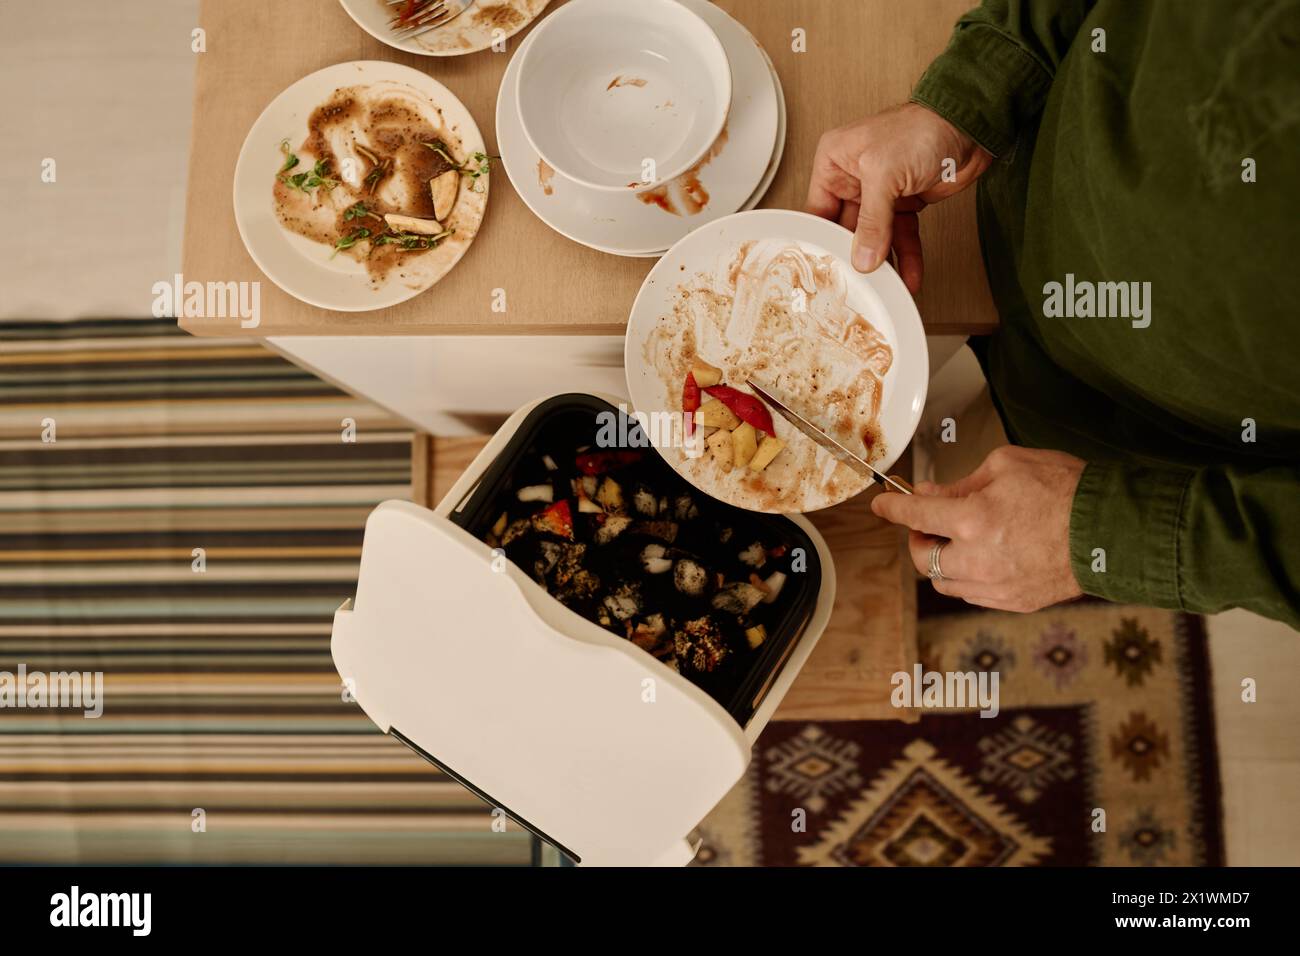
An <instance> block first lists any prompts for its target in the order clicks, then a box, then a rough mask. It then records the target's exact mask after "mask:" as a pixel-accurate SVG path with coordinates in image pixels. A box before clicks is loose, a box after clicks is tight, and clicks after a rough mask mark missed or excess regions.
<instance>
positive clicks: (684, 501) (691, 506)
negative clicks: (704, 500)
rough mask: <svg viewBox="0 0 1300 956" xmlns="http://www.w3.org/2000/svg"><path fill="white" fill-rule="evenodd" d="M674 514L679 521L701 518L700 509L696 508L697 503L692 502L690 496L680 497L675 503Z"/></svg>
mask: <svg viewBox="0 0 1300 956" xmlns="http://www.w3.org/2000/svg"><path fill="white" fill-rule="evenodd" d="M673 514H674V515H676V517H677V520H678V521H690V520H691V519H692V518H698V517H699V516H700V509H699V508H697V507H695V502H694V501H692V500H691V496H690V495H678V496H677V500H676V501H674V502H673Z"/></svg>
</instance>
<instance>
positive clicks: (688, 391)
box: [682, 372, 700, 438]
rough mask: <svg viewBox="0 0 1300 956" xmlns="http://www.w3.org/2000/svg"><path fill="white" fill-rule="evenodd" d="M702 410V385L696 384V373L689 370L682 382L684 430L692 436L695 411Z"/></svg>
mask: <svg viewBox="0 0 1300 956" xmlns="http://www.w3.org/2000/svg"><path fill="white" fill-rule="evenodd" d="M699 410H700V386H698V385H696V384H695V373H694V372H687V373H686V381H685V382H683V383H682V412H683V413H684V418H683V422H682V430H683V431H684V432H685V434H686V437H687V438H690V437H691V435H693V434H694V433H695V413H696V412H697V411H699Z"/></svg>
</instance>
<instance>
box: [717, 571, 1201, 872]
mask: <svg viewBox="0 0 1300 956" xmlns="http://www.w3.org/2000/svg"><path fill="white" fill-rule="evenodd" d="M926 590H928V589H926ZM961 606H962V607H965V606H964V605H961ZM919 644H920V647H921V654H922V657H923V665H924V667H925V669H926V670H934V671H952V670H955V671H963V672H965V671H975V672H979V671H992V670H996V671H998V672H999V674H1000V686H999V690H1000V698H1001V712H1000V713H999V714H998V716H996V717H993V718H987V719H984V718H980V717H979V716H978V715H977V714H976V713H975V712H974V711H961V712H952V711H948V712H942V713H940V712H936V711H933V710H931V711H927V712H925V713H923V716H922V718H921V720H920V722H919V723H915V724H904V723H901V722H895V721H854V722H825V723H805V722H798V721H790V722H785V721H783V722H779V723H774V724H772V725H770V726H769V727H768V728H767V730H766V731H765V732H764V733H763V736H762V737H761V738H760V739H759V741H758V744H757V746H756V747H755V751H754V760H753V762H752V763H751V765H750V768H749V771H748V772H747V774H746V776H745V777H744V779H743V780H742V781H741V783H740V784H738V785H737V786H736V787H735V789H733V790H732V792H731V793H730V794H729V795H728V796H727V797H726V798H725V799H724V801H723V802H722V803H721V804H719V806H718V807H717V808H716V809H715V810H714V812H713V813H712V814H711V815H710V817H709V818H708V819H707V820H706V821H705V824H704V825H703V827H702V828H701V830H702V833H703V836H704V840H705V843H704V847H703V849H702V850H701V853H700V857H699V862H700V863H702V864H704V865H709V864H712V865H735V866H756V865H767V866H773V865H775V866H1053V865H1060V866H1086V865H1100V866H1153V865H1219V866H1221V865H1223V832H1222V829H1223V828H1222V820H1221V813H1220V808H1219V779H1218V756H1217V752H1216V749H1215V743H1214V723H1213V708H1212V704H1211V700H1210V690H1209V688H1210V680H1209V664H1208V659H1207V654H1206V642H1205V635H1204V631H1203V629H1202V627H1201V621H1200V619H1199V618H1197V617H1193V616H1190V615H1185V614H1176V613H1173V612H1169V611H1160V610H1151V609H1146V608H1133V607H1120V606H1116V605H1110V604H1103V603H1101V602H1088V603H1081V604H1076V605H1072V606H1069V607H1065V608H1057V609H1052V610H1048V611H1043V612H1040V613H1038V614H1031V615H1024V616H1021V615H1013V614H1003V613H996V612H990V611H971V610H970V609H968V608H967V609H966V610H965V611H963V612H961V613H949V614H944V615H942V616H932V617H923V618H922V620H921V621H920V630H919ZM1099 811H1103V812H1104V816H1103V814H1102V813H1101V812H1099ZM801 821H806V822H804V823H803V824H802V825H800V823H801ZM1103 826H1104V829H1102V828H1101V827H1103Z"/></svg>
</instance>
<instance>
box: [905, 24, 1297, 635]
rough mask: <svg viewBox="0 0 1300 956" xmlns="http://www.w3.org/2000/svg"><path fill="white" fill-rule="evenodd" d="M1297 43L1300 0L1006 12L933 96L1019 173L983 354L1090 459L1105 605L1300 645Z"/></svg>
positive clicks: (1003, 206) (1025, 440)
mask: <svg viewBox="0 0 1300 956" xmlns="http://www.w3.org/2000/svg"><path fill="white" fill-rule="evenodd" d="M1298 50H1300V0H1254V2H1232V3H1228V2H1218V0H1215V2H1190V0H1097V2H1084V0H986V2H985V3H984V5H983V6H982V7H980V8H978V9H976V10H973V11H971V12H970V13H968V14H967V15H966V16H964V17H962V18H961V20H960V21H958V23H957V28H956V30H955V32H954V34H953V37H952V40H951V42H950V43H949V45H948V48H947V50H946V51H945V52H944V53H943V54H942V55H941V56H940V57H939V58H938V59H937V60H935V62H934V63H933V64H932V65H931V66H930V68H929V69H928V70H927V71H926V73H925V75H924V76H923V77H922V78H921V81H920V83H919V84H918V85H917V87H916V90H915V93H914V94H913V97H912V98H913V100H914V101H915V102H918V103H921V104H923V105H925V106H927V107H929V108H930V109H933V110H934V111H935V112H937V113H939V114H940V115H942V116H943V117H945V118H946V119H948V120H949V121H950V122H951V123H953V124H954V125H955V126H957V127H959V128H960V129H962V130H964V131H965V132H966V133H967V134H969V135H970V136H971V137H972V138H974V139H975V140H976V141H977V142H978V143H980V144H981V145H982V146H984V147H985V148H986V149H988V150H989V151H990V152H991V153H993V154H994V156H996V157H997V162H995V163H994V164H993V166H992V167H991V168H990V170H989V171H988V172H986V173H985V174H984V176H983V177H982V178H981V180H980V182H979V187H978V206H979V217H980V238H981V243H982V246H983V252H984V261H985V266H986V269H987V271H988V275H989V283H990V287H991V289H992V291H993V295H994V298H995V300H996V301H997V305H998V310H999V312H1000V315H1001V320H1002V322H1001V327H1000V329H999V331H998V332H997V334H996V335H994V336H992V337H991V339H989V340H988V341H987V342H986V343H984V346H983V347H982V348H977V351H979V352H982V353H983V354H982V359H983V362H984V365H985V371H986V373H987V374H988V377H989V383H990V386H991V388H992V391H993V395H994V399H995V401H996V402H997V404H998V408H999V411H1000V412H1001V413H1002V417H1003V420H1004V422H1005V424H1006V426H1007V431H1008V434H1009V436H1010V437H1011V439H1012V440H1013V441H1015V442H1017V443H1019V444H1024V445H1031V446H1038V447H1044V448H1056V449H1060V450H1062V451H1067V452H1070V453H1072V454H1074V455H1077V456H1079V457H1080V458H1083V459H1085V460H1086V461H1087V462H1088V466H1087V468H1086V470H1085V471H1084V473H1083V477H1082V478H1081V480H1080V482H1079V487H1078V490H1077V491H1076V492H1075V496H1074V504H1073V509H1072V513H1071V516H1070V558H1071V563H1072V565H1073V568H1074V573H1075V576H1076V578H1077V579H1078V581H1079V584H1080V586H1081V587H1082V588H1083V590H1084V591H1085V592H1087V593H1089V594H1093V595H1097V596H1099V597H1104V598H1109V599H1111V600H1114V601H1122V602H1129V603H1136V604H1147V605H1154V606H1159V607H1171V608H1184V609H1187V610H1191V611H1198V612H1206V613H1210V612H1215V611H1220V610H1224V609H1227V608H1231V607H1244V608H1249V609H1251V610H1253V611H1256V612H1258V613H1260V614H1263V615H1265V616H1267V617H1271V618H1277V619H1279V620H1283V621H1286V622H1288V623H1289V624H1291V625H1292V626H1293V627H1300V317H1298V316H1297V309H1298V307H1300V261H1297V259H1298V255H1297V254H1298V252H1300V234H1298V233H1300V230H1298V228H1297V224H1300V208H1298V205H1300V203H1298V200H1297V196H1300V69H1298V67H1300V57H1298V56H1297V51H1298ZM1052 283H1056V284H1058V286H1059V292H1058V286H1053V285H1051V284H1052ZM1104 283H1114V284H1118V283H1123V285H1122V286H1121V285H1103V284H1104ZM1133 283H1136V285H1132V284H1133ZM1146 283H1149V285H1146ZM1068 293H1073V294H1072V295H1068ZM1134 293H1136V295H1134ZM1125 294H1128V300H1129V301H1128V302H1127V303H1125V302H1124V298H1125ZM1090 299H1091V304H1090V302H1089V300H1090ZM1067 303H1068V304H1067ZM1101 305H1104V310H1103V308H1101V307H1100V306H1101ZM1102 311H1105V312H1106V313H1107V315H1108V317H1100V313H1101V312H1102ZM1089 313H1091V314H1089ZM1116 313H1118V315H1117V314H1116ZM973 344H975V343H974V342H973ZM1103 568H1104V570H1103Z"/></svg>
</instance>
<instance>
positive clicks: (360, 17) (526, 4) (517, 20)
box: [339, 0, 550, 56]
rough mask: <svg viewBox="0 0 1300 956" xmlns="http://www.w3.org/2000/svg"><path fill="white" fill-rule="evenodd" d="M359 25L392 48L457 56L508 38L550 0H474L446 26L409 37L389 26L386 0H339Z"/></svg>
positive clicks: (535, 17) (424, 54)
mask: <svg viewBox="0 0 1300 956" xmlns="http://www.w3.org/2000/svg"><path fill="white" fill-rule="evenodd" d="M339 2H340V3H341V4H343V9H344V10H346V11H347V12H348V16H350V17H351V18H352V19H353V20H354V21H355V22H356V24H357V26H359V27H361V29H363V30H365V31H366V32H367V33H369V34H370V35H371V36H372V37H374V38H375V39H376V40H379V41H380V42H381V43H386V44H388V45H389V46H391V47H392V48H393V49H395V50H405V51H406V52H407V53H418V54H420V55H421V56H460V55H461V54H463V53H476V52H478V51H479V50H486V49H487V48H488V47H490V46H491V45H492V41H493V40H496V39H502V40H505V39H509V38H510V37H512V36H514V35H515V34H516V33H518V32H519V31H520V30H522V29H523V28H524V27H526V26H528V24H530V23H532V22H533V21H534V20H535V19H537V15H538V14H539V13H541V12H542V11H543V10H545V9H546V5H547V4H548V3H550V0H475V2H474V3H473V4H472V5H471V6H470V7H469V8H468V9H467V10H466V11H465V12H464V13H462V14H461V15H460V16H458V17H456V18H455V19H454V20H451V21H448V23H447V24H446V25H445V26H441V27H439V28H438V29H436V30H430V31H429V32H428V33H423V34H421V35H420V36H418V37H414V38H412V39H410V40H399V39H397V38H396V37H395V36H393V31H392V30H391V29H390V28H389V26H388V21H389V20H390V19H391V18H392V16H393V13H392V11H393V10H394V9H398V10H400V9H401V7H400V6H399V7H396V8H394V7H391V6H389V5H388V4H387V3H386V2H385V0H339Z"/></svg>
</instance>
